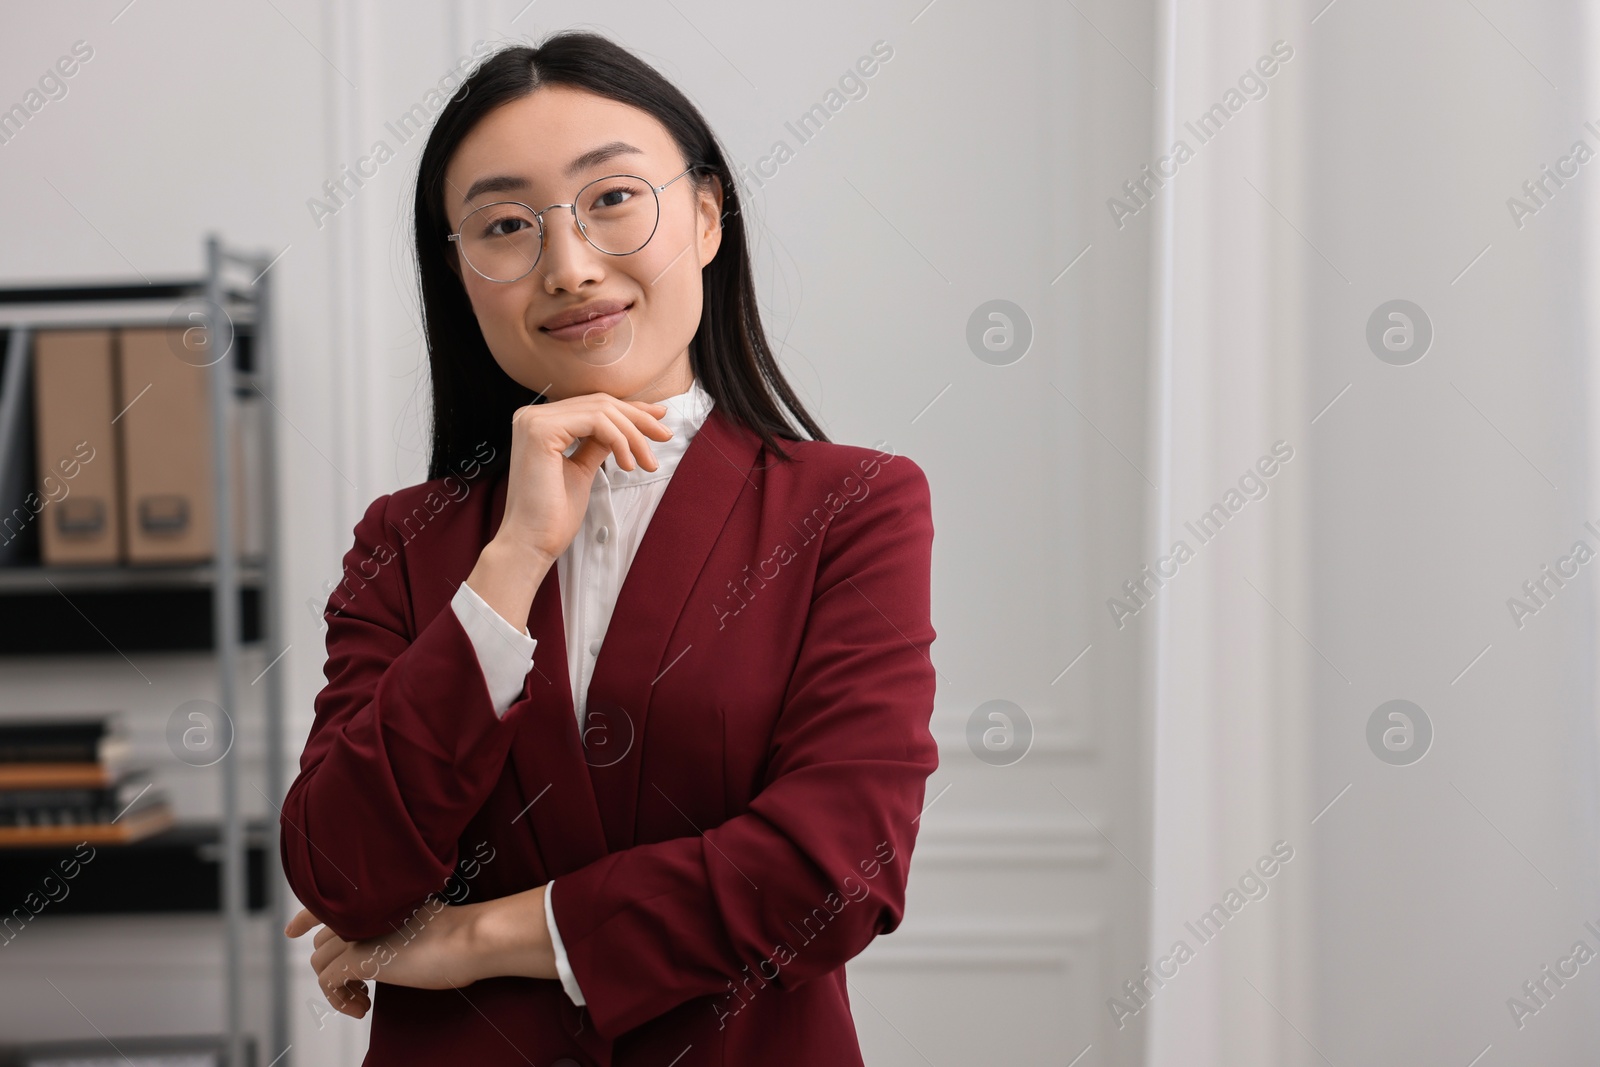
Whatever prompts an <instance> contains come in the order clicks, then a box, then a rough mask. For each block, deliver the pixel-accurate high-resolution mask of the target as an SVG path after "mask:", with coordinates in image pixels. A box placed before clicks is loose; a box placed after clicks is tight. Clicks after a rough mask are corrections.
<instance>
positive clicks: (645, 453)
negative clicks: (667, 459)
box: [606, 406, 661, 471]
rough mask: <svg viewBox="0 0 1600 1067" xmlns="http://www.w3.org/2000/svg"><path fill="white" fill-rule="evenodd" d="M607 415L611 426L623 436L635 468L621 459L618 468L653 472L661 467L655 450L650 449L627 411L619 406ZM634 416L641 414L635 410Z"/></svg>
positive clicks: (630, 460)
mask: <svg viewBox="0 0 1600 1067" xmlns="http://www.w3.org/2000/svg"><path fill="white" fill-rule="evenodd" d="M606 414H607V415H608V416H609V417H610V419H611V424H612V425H613V426H615V427H616V428H617V432H618V433H620V434H621V435H622V440H623V442H624V447H625V448H626V449H627V452H628V461H629V463H632V464H633V465H634V466H633V467H629V466H626V465H624V464H623V462H622V460H621V459H620V458H619V459H618V460H617V464H618V466H622V467H623V468H624V469H625V470H632V469H634V467H638V466H642V467H644V468H645V469H646V470H652V471H653V470H656V469H657V468H658V467H660V465H661V463H660V461H659V460H658V459H656V454H655V450H654V449H652V448H651V447H650V442H649V441H648V440H646V439H645V436H644V434H643V433H642V432H641V431H640V429H639V427H638V425H636V424H635V423H634V421H633V419H632V418H630V417H629V413H628V412H627V411H626V409H624V408H622V407H621V406H618V407H616V408H613V409H610V410H608V411H607V412H606ZM634 414H641V413H639V412H637V409H635V412H634ZM657 425H659V423H658V424H657Z"/></svg>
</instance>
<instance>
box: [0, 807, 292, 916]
mask: <svg viewBox="0 0 1600 1067" xmlns="http://www.w3.org/2000/svg"><path fill="white" fill-rule="evenodd" d="M221 833H222V829H221V826H220V824H218V823H209V822H185V823H179V824H177V825H176V826H172V827H170V828H168V829H166V830H163V831H161V832H160V833H158V834H152V835H151V836H149V837H147V838H145V839H144V840H142V841H136V842H134V843H133V844H131V845H96V846H95V851H94V854H93V856H92V858H91V859H90V860H89V861H88V862H87V863H80V864H79V869H78V873H77V876H76V877H74V878H72V879H71V880H63V881H61V882H60V883H59V884H62V885H65V886H66V888H67V893H66V895H65V896H62V897H60V899H59V900H54V899H52V900H51V901H50V903H49V904H47V905H46V906H45V908H44V909H43V910H42V911H41V912H40V915H39V917H40V918H46V917H48V916H52V915H109V914H147V915H149V914H172V913H174V912H188V913H208V914H213V915H215V914H220V908H219V907H218V902H219V901H220V900H221V898H222V893H221V889H220V886H221V844H220V842H221ZM244 840H245V855H246V863H245V896H246V906H247V907H248V909H249V911H251V912H252V913H260V912H262V911H264V910H265V909H266V906H267V901H266V888H267V886H266V871H267V867H266V859H267V856H266V841H267V831H266V827H265V825H263V824H262V823H259V822H257V823H251V824H247V825H246V826H245V827H244ZM75 848H76V846H61V847H50V848H6V849H0V900H10V901H22V900H23V899H24V898H26V897H27V896H28V894H30V893H37V894H39V896H41V897H43V896H45V891H44V890H43V889H41V888H40V886H41V883H43V881H44V879H45V877H46V876H48V875H51V874H55V875H56V877H57V878H58V879H60V878H61V871H62V868H61V866H60V863H61V861H62V860H70V859H72V858H73V856H74V851H75ZM272 861H273V862H274V863H276V862H277V857H276V856H273V857H272ZM69 869H70V868H69ZM57 884H58V883H54V882H52V883H50V885H51V886H52V887H54V886H56V885H57ZM54 891H55V893H56V894H57V895H58V896H59V894H60V892H61V890H60V889H59V888H56V889H55V890H54Z"/></svg>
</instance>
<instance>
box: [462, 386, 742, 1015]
mask: <svg viewBox="0 0 1600 1067" xmlns="http://www.w3.org/2000/svg"><path fill="white" fill-rule="evenodd" d="M661 403H663V404H665V405H666V407H667V412H666V414H665V415H663V416H662V418H661V422H662V423H663V424H664V425H665V426H667V428H668V429H670V430H672V436H671V437H670V438H668V439H667V440H665V441H656V440H651V441H650V450H651V451H652V452H654V453H655V455H656V459H657V460H658V461H659V463H658V466H657V469H656V470H654V471H648V470H645V469H644V468H643V466H640V467H638V468H637V469H635V470H631V471H628V470H623V469H622V468H621V467H619V466H617V457H616V455H615V454H611V455H607V456H606V458H605V462H603V463H602V464H601V465H600V467H599V469H597V470H596V471H595V475H594V484H593V485H592V486H591V487H590V489H589V506H588V509H587V510H586V511H585V512H584V516H583V525H581V526H580V527H579V528H578V532H577V534H576V535H575V536H574V537H573V539H572V543H571V544H570V545H568V546H567V549H566V551H564V552H562V553H561V555H560V556H558V557H556V571H557V577H558V579H559V581H560V584H561V613H562V622H563V626H564V628H565V631H564V632H565V634H566V638H567V671H568V679H569V681H570V683H571V686H572V702H573V710H574V711H575V712H576V713H577V716H578V734H579V736H580V737H581V736H582V734H583V725H584V720H585V712H586V705H587V703H588V695H589V694H588V690H589V680H590V678H591V677H592V676H593V674H594V663H595V660H596V658H598V657H599V655H600V642H601V641H602V640H603V638H604V637H605V632H606V628H607V626H608V625H609V624H610V622H611V612H612V609H613V608H615V606H616V603H617V596H618V594H619V593H621V591H622V581H623V579H624V578H625V577H626V576H627V574H628V567H629V565H630V564H632V562H633V557H634V554H635V553H636V552H637V551H638V550H639V542H640V541H641V540H642V539H643V538H644V531H645V527H647V526H648V525H649V524H650V518H651V516H652V515H654V514H655V510H656V506H657V505H658V504H660V503H661V498H662V496H663V495H664V494H665V493H666V491H667V482H668V480H669V479H670V478H671V477H672V472H673V471H674V470H676V469H677V466H678V461H679V460H680V459H681V458H683V454H684V452H685V451H686V450H687V449H688V447H689V442H690V441H691V440H693V438H694V435H695V433H696V431H698V430H699V429H700V426H701V424H702V423H703V422H705V420H706V416H707V415H709V414H710V412H711V408H712V406H713V404H714V401H713V400H712V399H711V395H710V394H709V393H707V392H706V391H705V389H703V388H702V387H701V385H700V383H699V381H698V380H696V381H695V382H694V383H692V384H691V385H690V387H689V389H688V391H687V392H683V393H679V394H678V395H677V396H669V397H666V398H664V399H663V400H662V401H661ZM578 445H579V442H576V441H575V442H573V443H572V445H571V446H570V447H569V448H567V450H566V454H567V455H569V456H570V455H571V454H572V453H573V452H574V451H575V450H576V449H577V448H578ZM450 606H451V608H452V609H454V611H455V613H456V617H457V618H459V619H460V620H461V627H462V629H464V630H465V631H466V632H467V636H468V637H469V638H470V639H471V640H472V646H473V648H474V649H475V650H476V652H477V656H478V664H479V666H480V667H481V668H482V670H483V677H484V682H485V683H486V684H487V686H488V689H489V697H490V699H491V700H492V701H493V702H494V709H495V714H496V715H500V716H504V715H505V713H506V710H507V709H508V708H510V707H511V705H512V703H513V702H514V701H515V700H516V699H517V697H519V696H520V695H521V694H522V690H523V685H524V683H525V682H526V680H527V676H528V672H529V671H530V670H532V669H533V650H534V646H535V645H536V644H537V643H538V642H537V641H536V640H535V639H534V638H532V637H530V636H529V635H528V632H527V630H526V629H523V628H520V627H515V626H512V625H511V624H510V623H509V622H507V621H506V620H505V619H504V618H502V617H501V615H500V613H499V612H497V611H495V610H494V609H493V608H492V607H490V606H489V605H488V603H487V602H485V601H484V599H483V598H482V597H480V596H479V595H478V594H477V592H476V591H474V590H473V589H472V587H471V586H469V585H467V583H466V582H462V583H461V587H460V588H459V589H457V590H456V594H455V597H454V598H453V599H452V600H451V602H450ZM554 889H555V881H554V880H552V881H551V882H550V883H549V884H548V885H547V886H546V887H545V896H544V916H545V922H546V924H547V925H548V926H549V928H550V942H551V944H552V945H553V946H554V947H555V954H556V970H557V971H558V972H560V975H561V985H562V988H564V989H565V990H566V992H567V996H568V997H570V998H572V1002H573V1003H574V1004H580V1005H581V1004H583V1003H584V999H583V993H582V991H581V990H579V988H578V980H577V978H576V977H575V976H574V975H573V973H572V967H571V966H570V965H569V964H568V962H567V953H566V949H565V948H563V947H562V944H561V934H560V932H559V931H558V930H557V929H556V918H555V911H554V909H553V908H552V906H551V903H550V899H551V894H552V892H553V891H554Z"/></svg>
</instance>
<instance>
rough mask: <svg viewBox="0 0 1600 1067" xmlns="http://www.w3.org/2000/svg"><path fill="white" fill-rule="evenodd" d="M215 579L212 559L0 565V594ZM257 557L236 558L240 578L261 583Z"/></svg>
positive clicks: (182, 585) (178, 585)
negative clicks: (90, 563) (95, 563)
mask: <svg viewBox="0 0 1600 1067" xmlns="http://www.w3.org/2000/svg"><path fill="white" fill-rule="evenodd" d="M216 579H217V568H216V565H215V564H212V563H179V564H145V565H141V566H112V565H107V566H81V567H66V566H55V567H42V566H22V567H0V596H5V595H10V594H15V593H53V592H55V591H56V590H58V589H59V590H61V591H62V592H70V591H72V590H74V589H78V590H97V591H100V592H118V591H123V590H128V589H194V588H197V587H198V588H202V589H209V588H211V585H212V583H213V582H215V581H216ZM261 580H262V565H261V561H260V560H240V561H239V582H240V584H242V585H260V584H261Z"/></svg>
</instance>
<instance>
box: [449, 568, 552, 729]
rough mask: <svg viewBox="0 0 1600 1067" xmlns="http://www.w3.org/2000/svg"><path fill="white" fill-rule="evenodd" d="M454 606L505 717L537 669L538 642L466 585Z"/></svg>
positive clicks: (493, 698)
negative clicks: (536, 651) (529, 673)
mask: <svg viewBox="0 0 1600 1067" xmlns="http://www.w3.org/2000/svg"><path fill="white" fill-rule="evenodd" d="M450 607H451V608H452V609H453V610H454V611H455V613H456V618H458V619H460V620H461V628H462V629H463V630H465V631H466V632H467V637H468V638H469V639H470V640H471V641H472V647H473V649H474V650H476V652H477V654H478V666H479V667H480V668H481V669H482V670H483V680H484V682H485V683H486V684H487V685H488V687H489V699H490V700H491V701H492V702H493V704H494V713H495V715H496V716H497V717H499V718H504V717H505V714H506V710H507V709H508V708H510V707H511V705H512V703H513V702H514V701H515V700H516V699H517V696H518V695H519V694H521V692H522V687H523V685H524V684H526V682H527V678H528V672H529V671H530V670H532V669H533V649H534V646H535V645H537V644H538V641H537V640H536V639H535V638H532V637H530V636H528V634H527V632H526V631H524V630H518V629H517V628H516V627H514V626H512V625H511V624H510V623H509V622H507V621H506V620H505V619H503V618H502V617H501V616H500V613H499V612H497V611H495V610H494V608H491V607H490V606H489V604H488V602H487V601H485V600H484V599H483V597H481V596H479V595H478V593H477V590H475V589H473V588H472V586H470V585H468V584H467V583H466V582H462V583H461V586H460V588H458V589H457V590H456V595H455V596H454V597H452V598H451V600H450Z"/></svg>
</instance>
